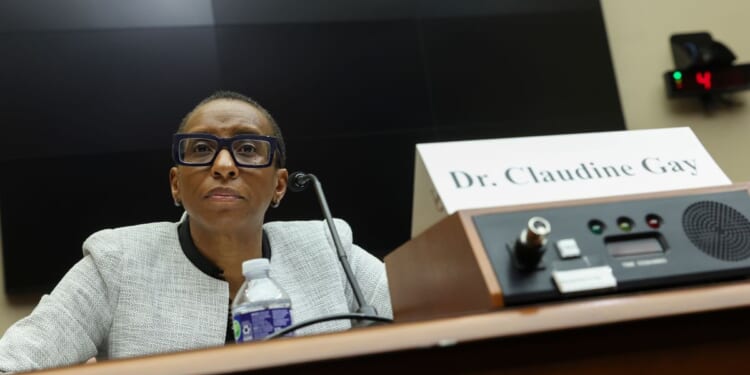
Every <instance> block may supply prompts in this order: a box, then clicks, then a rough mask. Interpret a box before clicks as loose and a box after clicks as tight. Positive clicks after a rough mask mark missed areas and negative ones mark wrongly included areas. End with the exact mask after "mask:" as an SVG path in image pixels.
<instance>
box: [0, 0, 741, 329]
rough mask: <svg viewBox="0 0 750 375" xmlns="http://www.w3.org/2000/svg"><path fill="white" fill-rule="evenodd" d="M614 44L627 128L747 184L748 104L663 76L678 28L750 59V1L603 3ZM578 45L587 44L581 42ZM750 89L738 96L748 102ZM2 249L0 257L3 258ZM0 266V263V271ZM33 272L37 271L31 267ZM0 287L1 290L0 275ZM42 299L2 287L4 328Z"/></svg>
mask: <svg viewBox="0 0 750 375" xmlns="http://www.w3.org/2000/svg"><path fill="white" fill-rule="evenodd" d="M602 8H603V12H604V17H605V23H606V27H607V32H608V37H609V42H610V48H611V51H612V56H613V60H614V65H615V73H616V75H617V83H618V88H619V92H620V100H621V102H622V106H623V111H624V115H625V121H626V125H627V127H628V128H629V129H643V128H660V127H673V126H690V127H691V128H692V129H693V131H694V132H695V133H696V134H697V135H698V137H699V138H700V140H701V141H702V142H703V143H704V145H705V146H706V148H707V149H708V151H709V152H710V153H711V154H712V155H713V157H714V158H715V159H716V160H717V162H718V163H719V165H720V166H721V167H722V168H723V169H724V171H725V172H726V173H727V174H728V175H729V177H730V178H731V179H732V180H733V181H735V182H740V181H750V168H745V165H744V161H745V160H746V159H750V155H748V154H750V148H748V147H746V146H745V142H746V141H747V140H750V108H747V107H743V106H739V107H737V108H732V109H726V108H724V109H718V110H716V111H714V112H713V113H711V114H706V113H705V112H704V111H703V109H702V107H701V105H700V104H699V103H697V102H693V101H689V100H687V101H686V100H668V99H667V98H666V95H665V93H664V87H663V83H662V81H661V75H662V74H663V73H664V72H665V71H667V70H670V69H672V67H673V63H672V57H671V52H670V49H669V36H670V34H672V33H675V32H689V31H702V30H705V31H709V32H711V34H712V35H713V37H714V38H715V39H717V40H719V41H721V42H723V43H725V44H726V45H727V46H728V47H729V48H731V49H732V51H733V52H734V53H735V54H736V55H737V57H738V62H740V63H742V62H750V43H746V40H747V37H746V35H747V29H746V26H745V25H746V24H747V23H746V20H745V16H746V15H747V14H750V2H747V1H746V0H711V1H708V0H703V1H701V0H660V1H657V2H654V1H648V0H630V1H622V0H602ZM581 48H585V46H582V47H581ZM749 95H750V92H743V93H740V94H738V95H735V99H736V100H739V101H746V102H747V101H748V98H750V96H749ZM1 256H2V249H0V262H1V261H2V258H1ZM1 270H2V264H0V272H1ZM30 272H33V271H30ZM0 291H4V285H3V280H2V278H0ZM37 298H38V296H29V297H28V298H19V299H18V300H16V299H14V300H13V301H10V300H8V298H7V297H6V296H5V294H4V292H0V331H4V330H5V329H6V328H7V327H8V326H9V325H10V324H12V323H13V322H14V321H16V320H18V319H19V318H20V317H22V316H24V315H27V314H28V313H29V312H30V311H31V309H32V308H33V306H34V302H33V301H36V300H37Z"/></svg>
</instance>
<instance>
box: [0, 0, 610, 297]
mask: <svg viewBox="0 0 750 375" xmlns="http://www.w3.org/2000/svg"><path fill="white" fill-rule="evenodd" d="M34 1H36V2H44V1H45V0H34ZM104 3H106V1H105V2H90V1H79V2H70V4H69V5H70V6H71V7H73V8H74V9H73V10H71V11H69V12H68V11H66V12H60V14H59V17H60V18H54V19H53V18H49V17H47V16H42V15H38V17H36V16H34V14H33V12H34V8H33V7H28V6H25V5H21V3H18V2H15V1H11V2H6V3H3V4H2V6H1V7H2V8H0V10H3V11H4V12H5V13H3V14H6V15H7V14H16V15H19V16H18V19H16V20H14V21H13V22H9V23H6V24H5V26H4V27H0V49H2V50H3V51H4V57H3V59H0V82H2V85H3V88H4V90H1V91H0V124H1V125H2V127H3V130H4V135H3V137H1V138H0V173H2V176H3V179H2V182H0V214H1V215H2V216H1V217H0V219H1V220H2V240H3V250H4V254H3V256H4V259H5V268H6V270H5V277H6V287H7V289H8V290H9V291H10V292H19V291H45V290H49V289H50V288H51V287H52V286H53V285H54V284H55V283H56V282H57V281H58V280H59V279H60V277H61V276H62V275H63V273H64V272H65V271H66V270H67V269H68V268H69V267H70V266H71V265H72V264H73V263H74V262H75V261H76V260H78V259H80V256H81V252H80V248H81V243H82V241H83V240H84V239H85V238H86V236H88V235H89V234H91V233H93V232H94V231H96V230H99V229H102V228H109V227H115V226H121V225H129V224H138V223H143V222H151V221H160V220H176V219H177V218H178V217H179V214H180V211H179V210H178V209H176V208H174V207H173V206H172V202H171V197H170V194H169V186H168V179H167V176H168V174H167V172H168V169H169V167H170V166H171V162H170V160H169V142H170V135H171V134H172V133H173V132H174V130H175V128H176V126H177V124H178V123H179V121H180V120H181V118H182V116H184V115H185V113H186V112H188V111H189V110H190V109H191V108H192V107H193V105H195V104H196V103H197V102H198V101H199V100H200V99H202V98H203V97H205V96H207V95H208V94H210V93H211V92H213V91H214V90H217V89H231V90H236V91H240V92H242V93H245V94H247V95H249V96H252V97H254V98H255V99H257V100H258V101H259V102H260V103H262V104H263V105H264V106H266V107H267V108H268V109H269V111H270V112H271V113H272V114H273V115H274V117H275V118H276V120H277V121H278V122H279V124H280V125H281V127H282V129H283V130H284V134H285V137H286V141H287V146H288V151H289V152H288V153H289V168H290V170H304V171H307V172H311V173H315V174H316V175H318V176H319V178H320V179H321V181H322V183H323V186H324V188H325V192H326V195H327V197H328V199H329V203H330V207H331V210H332V212H333V214H334V215H335V216H338V217H343V218H344V219H346V220H347V221H349V222H350V223H351V224H352V227H353V229H354V233H355V241H356V242H357V243H358V244H360V245H361V246H363V247H364V248H366V249H367V250H369V251H371V252H372V253H373V254H375V255H377V256H380V257H382V256H384V255H385V254H387V252H388V251H390V250H392V249H393V248H395V247H396V246H398V245H400V244H401V243H403V242H405V241H406V240H408V234H409V232H410V223H411V202H412V189H413V188H412V184H413V181H412V179H413V167H414V145H415V144H416V143H419V142H430V141H445V140H458V139H472V138H489V137H510V136H522V135H523V136H526V135H540V134H557V133H573V132H585V131H603V130H617V129H624V122H623V118H622V114H621V112H620V104H619V99H618V96H617V87H616V85H615V81H614V73H613V70H612V64H611V61H610V55H609V50H608V46H607V38H606V35H605V30H604V24H603V20H602V15H601V9H600V8H599V2H598V1H596V0H575V1H566V2H559V1H556V0H545V1H541V2H533V3H531V2H528V1H520V0H506V1H493V2H485V1H461V2H456V1H442V0H440V1H437V0H436V1H416V0H415V1H390V0H388V1H376V0H371V1H370V0H359V1H357V2H346V1H336V2H330V1H313V0H311V1H309V2H305V5H304V6H300V5H299V4H300V3H299V2H296V1H286V0H281V1H280V0H274V1H268V0H253V1H246V0H243V1H237V0H214V1H212V2H211V6H212V9H210V12H209V11H208V10H207V9H201V10H199V11H197V10H196V11H194V12H183V13H180V15H179V17H177V18H175V16H169V15H168V14H167V13H168V12H167V13H165V12H164V10H165V9H169V7H174V6H177V3H175V2H173V0H160V1H155V2H145V1H135V2H132V3H128V4H129V5H124V4H125V3H121V2H119V3H118V5H116V6H114V5H113V6H112V7H105V6H103V5H102V4H104ZM75 7H79V8H80V9H78V8H75ZM122 7H125V8H128V7H132V9H130V8H128V9H123V8H122ZM144 7H145V8H144ZM148 7H155V8H154V9H149V8H148ZM136 8H137V9H136ZM157 8H158V9H157ZM115 10H117V12H120V13H122V14H125V15H137V14H143V13H144V12H146V13H148V14H149V17H147V18H140V17H130V18H128V17H117V12H115ZM101 12H105V13H106V14H102V13H101ZM107 12H108V13H107ZM160 12H161V13H160ZM209 13H211V14H209ZM82 14H88V15H91V17H95V18H93V19H92V18H91V17H89V16H82ZM97 14H98V15H99V16H97ZM159 14H164V16H163V18H164V23H163V27H160V26H159V19H160V18H159V17H161V16H159ZM35 17H36V18H35ZM0 19H1V17H0ZM20 20H23V21H20ZM128 20H130V21H128ZM138 20H140V21H138ZM131 21H132V22H131ZM136 21H138V22H136ZM128 22H130V23H128ZM320 218H321V214H320V210H319V208H318V205H317V201H316V199H315V197H314V194H313V193H312V191H305V192H302V193H298V194H293V193H289V194H288V195H287V197H286V199H285V200H284V202H283V204H282V206H281V207H280V208H278V209H274V210H271V211H270V212H269V214H268V218H267V219H268V220H276V219H280V220H283V219H320ZM40 259H43V261H40ZM29 270H34V271H33V272H29Z"/></svg>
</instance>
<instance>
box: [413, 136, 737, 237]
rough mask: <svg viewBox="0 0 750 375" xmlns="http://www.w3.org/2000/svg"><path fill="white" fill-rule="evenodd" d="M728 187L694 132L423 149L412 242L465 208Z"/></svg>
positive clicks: (443, 145) (507, 141) (523, 140)
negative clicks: (431, 227) (442, 220)
mask: <svg viewBox="0 0 750 375" xmlns="http://www.w3.org/2000/svg"><path fill="white" fill-rule="evenodd" d="M730 183H731V181H730V180H729V178H728V177H727V176H726V175H725V174H724V172H723V171H722V170H721V169H720V168H719V166H718V165H717V164H716V162H715V161H714V160H713V159H712V158H711V155H709V154H708V152H707V151H706V149H705V148H704V147H703V145H702V144H701V143H700V141H699V140H698V138H697V137H696V136H695V134H694V133H693V132H692V130H691V129H690V128H688V127H682V128H665V129H649V130H625V131H613V132H600V133H582V134H568V135H553V136H539V137H522V138H504V139H487V140H475V141H461V142H439V143H423V144H418V145H417V153H416V165H415V174H414V207H413V215H412V237H413V236H415V235H417V234H418V233H420V232H422V231H423V230H424V229H426V228H428V227H429V226H431V225H432V224H434V223H435V222H436V221H438V220H439V219H440V218H442V217H443V216H446V215H448V214H451V213H453V212H455V211H457V210H461V209H471V208H482V207H495V206H506V205H517V204H527V203H542V202H552V201H560V200H570V199H584V198H596V197H604V196H616V195H623V194H636V193H647V192H656V191H666V190H679V189H688V188H699V187H707V186H718V185H726V184H730Z"/></svg>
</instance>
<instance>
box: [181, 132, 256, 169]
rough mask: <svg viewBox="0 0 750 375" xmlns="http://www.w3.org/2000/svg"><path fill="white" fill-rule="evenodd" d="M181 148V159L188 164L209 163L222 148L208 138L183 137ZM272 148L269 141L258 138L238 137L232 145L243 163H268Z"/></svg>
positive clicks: (238, 158)
mask: <svg viewBox="0 0 750 375" xmlns="http://www.w3.org/2000/svg"><path fill="white" fill-rule="evenodd" d="M179 149H180V159H181V160H182V162H184V163H188V164H204V163H209V162H211V160H213V158H214V156H215V155H216V153H217V152H219V150H220V148H219V144H218V142H217V141H216V140H214V139H208V138H187V139H182V140H181V141H180V148H179ZM270 150H271V144H270V143H269V142H268V141H264V140H258V139H237V140H235V141H234V142H232V147H231V151H232V154H233V155H234V159H235V161H236V162H237V163H240V164H243V165H264V164H267V163H268V158H269V157H270V154H271V153H270Z"/></svg>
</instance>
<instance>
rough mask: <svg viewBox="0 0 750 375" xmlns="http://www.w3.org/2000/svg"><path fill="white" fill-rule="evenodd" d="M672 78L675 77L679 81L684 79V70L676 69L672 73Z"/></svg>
mask: <svg viewBox="0 0 750 375" xmlns="http://www.w3.org/2000/svg"><path fill="white" fill-rule="evenodd" d="M672 78H674V80H675V81H679V80H681V79H682V72H681V71H679V70H675V71H674V73H672Z"/></svg>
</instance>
